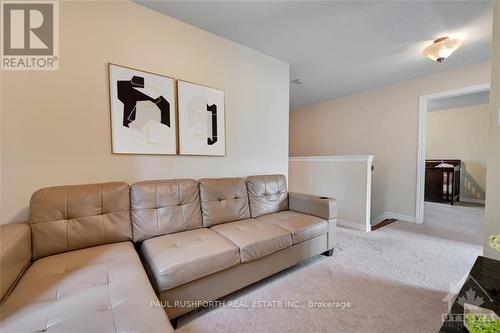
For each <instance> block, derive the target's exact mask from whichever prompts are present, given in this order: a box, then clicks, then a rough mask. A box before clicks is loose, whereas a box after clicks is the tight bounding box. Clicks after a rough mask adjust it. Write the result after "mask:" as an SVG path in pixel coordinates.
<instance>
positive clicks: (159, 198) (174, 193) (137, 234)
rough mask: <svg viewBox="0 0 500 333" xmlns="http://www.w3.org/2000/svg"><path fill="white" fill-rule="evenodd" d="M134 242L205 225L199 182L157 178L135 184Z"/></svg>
mask: <svg viewBox="0 0 500 333" xmlns="http://www.w3.org/2000/svg"><path fill="white" fill-rule="evenodd" d="M130 196H131V208H132V225H133V230H134V241H136V242H138V241H142V240H145V239H148V238H151V237H154V236H160V235H165V234H171V233H174V232H180V231H186V230H191V229H196V228H201V226H202V225H201V211H200V197H199V194H198V182H197V181H195V180H192V179H176V180H157V181H144V182H139V183H135V184H133V185H132V186H131V191H130Z"/></svg>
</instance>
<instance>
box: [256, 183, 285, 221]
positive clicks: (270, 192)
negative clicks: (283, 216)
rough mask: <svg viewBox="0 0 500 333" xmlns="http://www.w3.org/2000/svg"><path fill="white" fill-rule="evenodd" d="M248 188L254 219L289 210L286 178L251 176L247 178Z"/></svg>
mask: <svg viewBox="0 0 500 333" xmlns="http://www.w3.org/2000/svg"><path fill="white" fill-rule="evenodd" d="M247 187H248V199H249V201H250V213H251V214H252V217H254V218H255V217H259V216H261V215H265V214H271V213H276V212H279V211H282V210H287V209H288V192H287V187H286V178H285V176H283V175H262V176H250V177H248V178H247Z"/></svg>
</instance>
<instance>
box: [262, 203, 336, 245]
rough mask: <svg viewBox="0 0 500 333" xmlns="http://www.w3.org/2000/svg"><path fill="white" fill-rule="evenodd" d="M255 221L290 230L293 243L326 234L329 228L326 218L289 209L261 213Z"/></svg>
mask: <svg viewBox="0 0 500 333" xmlns="http://www.w3.org/2000/svg"><path fill="white" fill-rule="evenodd" d="M257 221H259V222H265V223H271V224H275V225H278V226H280V227H282V228H283V229H286V230H288V231H290V232H291V233H292V241H293V244H298V243H302V242H304V241H306V240H309V239H312V238H314V237H318V236H320V235H323V234H326V233H328V230H329V229H328V221H327V220H324V219H322V218H319V217H316V216H312V215H307V214H302V213H299V212H293V211H290V210H287V211H282V212H278V213H273V214H267V215H263V216H260V217H258V218H257Z"/></svg>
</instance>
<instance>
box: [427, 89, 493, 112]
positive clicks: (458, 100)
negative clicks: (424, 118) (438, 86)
mask: <svg viewBox="0 0 500 333" xmlns="http://www.w3.org/2000/svg"><path fill="white" fill-rule="evenodd" d="M489 100H490V91H489V90H488V91H481V92H476V93H472V94H466V95H460V96H453V97H445V98H437V99H434V100H431V101H429V104H428V105H427V111H441V110H448V109H458V108H464V107H466V106H472V105H480V104H488V103H489Z"/></svg>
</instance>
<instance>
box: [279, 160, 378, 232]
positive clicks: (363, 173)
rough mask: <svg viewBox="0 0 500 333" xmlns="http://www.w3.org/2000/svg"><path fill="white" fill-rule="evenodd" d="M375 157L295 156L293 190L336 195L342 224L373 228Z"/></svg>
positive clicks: (290, 174)
mask: <svg viewBox="0 0 500 333" xmlns="http://www.w3.org/2000/svg"><path fill="white" fill-rule="evenodd" d="M372 161H373V156H324V157H291V158H290V166H289V177H288V182H289V188H290V191H292V192H299V193H308V194H313V195H320V196H325V197H330V198H335V200H336V201H337V208H338V224H339V225H344V226H348V227H352V228H355V229H357V230H362V231H370V230H371V227H370V207H371V166H372Z"/></svg>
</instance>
